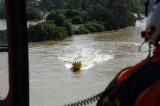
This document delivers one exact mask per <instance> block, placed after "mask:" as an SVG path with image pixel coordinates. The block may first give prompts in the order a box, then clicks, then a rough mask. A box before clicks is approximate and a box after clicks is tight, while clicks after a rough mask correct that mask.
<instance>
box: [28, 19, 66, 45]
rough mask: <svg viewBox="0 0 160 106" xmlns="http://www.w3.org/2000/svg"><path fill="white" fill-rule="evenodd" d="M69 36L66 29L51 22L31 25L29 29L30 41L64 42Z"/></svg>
mask: <svg viewBox="0 0 160 106" xmlns="http://www.w3.org/2000/svg"><path fill="white" fill-rule="evenodd" d="M68 36H69V32H68V30H67V28H66V27H63V26H56V25H55V24H53V23H50V22H43V23H39V24H37V25H31V26H30V27H29V28H28V40H29V41H34V42H35V41H45V40H62V39H64V38H66V37H68Z"/></svg>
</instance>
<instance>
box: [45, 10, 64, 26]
mask: <svg viewBox="0 0 160 106" xmlns="http://www.w3.org/2000/svg"><path fill="white" fill-rule="evenodd" d="M46 20H47V21H53V22H54V23H55V24H56V25H57V26H63V23H64V22H65V21H66V18H65V16H64V15H63V14H61V13H55V12H52V13H50V14H49V15H48V16H47V18H46Z"/></svg>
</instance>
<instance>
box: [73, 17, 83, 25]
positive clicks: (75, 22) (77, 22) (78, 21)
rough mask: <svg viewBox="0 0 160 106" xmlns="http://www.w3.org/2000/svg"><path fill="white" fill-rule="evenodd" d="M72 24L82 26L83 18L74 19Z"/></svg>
mask: <svg viewBox="0 0 160 106" xmlns="http://www.w3.org/2000/svg"><path fill="white" fill-rule="evenodd" d="M71 22H72V23H73V24H82V23H83V21H82V18H81V17H80V16H76V17H74V18H73V19H72V21H71Z"/></svg>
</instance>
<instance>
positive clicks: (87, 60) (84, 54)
mask: <svg viewBox="0 0 160 106" xmlns="http://www.w3.org/2000/svg"><path fill="white" fill-rule="evenodd" d="M58 58H59V59H60V60H62V61H64V62H65V67H66V68H67V69H70V68H71V67H72V62H74V61H80V62H81V63H82V70H86V69H89V68H92V67H93V66H95V65H96V64H100V63H102V62H105V61H108V60H110V59H112V58H114V56H113V55H112V54H102V53H100V51H95V50H91V49H90V50H88V49H83V50H82V51H74V52H73V53H70V54H69V53H65V54H64V56H60V57H58Z"/></svg>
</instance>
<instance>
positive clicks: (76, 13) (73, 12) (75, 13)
mask: <svg viewBox="0 0 160 106" xmlns="http://www.w3.org/2000/svg"><path fill="white" fill-rule="evenodd" d="M64 15H65V17H66V18H68V19H72V18H74V17H76V16H80V11H79V10H73V9H69V10H66V12H65V13H64Z"/></svg>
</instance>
